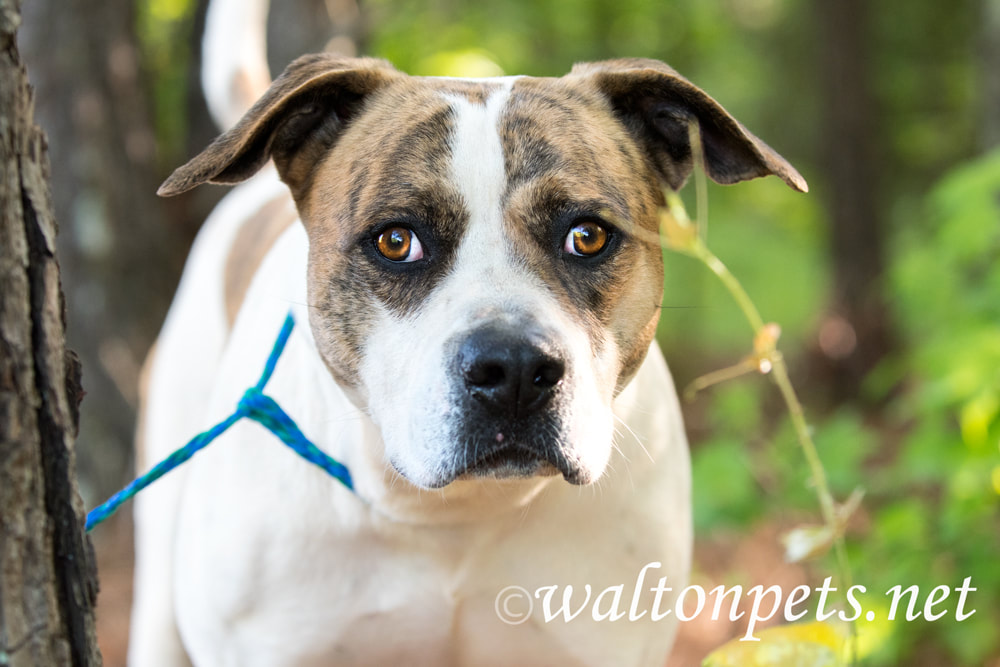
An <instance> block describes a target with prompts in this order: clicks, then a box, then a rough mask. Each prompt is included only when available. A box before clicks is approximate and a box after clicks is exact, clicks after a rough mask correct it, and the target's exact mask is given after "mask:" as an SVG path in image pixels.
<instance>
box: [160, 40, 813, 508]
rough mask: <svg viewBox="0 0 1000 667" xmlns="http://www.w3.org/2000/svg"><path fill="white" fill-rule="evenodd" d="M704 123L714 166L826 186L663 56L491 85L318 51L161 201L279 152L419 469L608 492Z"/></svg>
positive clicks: (321, 341) (377, 414)
mask: <svg viewBox="0 0 1000 667" xmlns="http://www.w3.org/2000/svg"><path fill="white" fill-rule="evenodd" d="M690 120H695V121H697V124H698V127H699V129H700V133H701V141H702V145H703V147H704V156H705V168H706V170H707V172H708V175H709V176H710V177H712V178H713V179H714V180H716V181H718V182H720V183H734V182H737V181H741V180H745V179H749V178H754V177H757V176H764V175H767V174H776V175H778V176H779V177H781V178H782V179H784V180H785V181H786V182H787V183H788V184H789V185H791V186H792V187H793V188H795V189H798V190H805V189H806V185H805V181H804V180H803V179H802V177H801V176H799V174H798V173H797V172H796V171H795V170H794V169H793V168H792V167H791V165H789V164H788V163H787V162H786V161H785V160H784V159H783V158H781V157H780V156H779V155H778V154H777V153H775V152H774V151H773V150H771V149H770V148H769V147H768V146H767V145H765V144H764V143H763V142H761V141H760V140H759V139H757V138H756V137H754V136H753V135H752V134H751V133H750V132H748V131H747V130H746V129H745V128H744V127H743V126H742V125H740V124H739V123H738V122H737V121H736V120H735V119H733V118H732V117H731V116H730V115H729V114H727V113H726V112H725V110H724V109H723V108H722V107H721V106H719V105H718V104H717V103H716V102H715V101H714V100H712V99H711V98H710V97H709V96H708V95H707V94H705V93H704V92H703V91H701V90H700V89H698V88H697V87H695V86H694V85H692V84H691V83H690V82H688V81H687V80H685V79H684V78H682V77H681V76H680V75H678V74H677V73H676V72H674V71H673V70H672V69H670V68H669V67H667V66H666V65H664V64H663V63H660V62H656V61H649V60H618V61H610V62H603V63H593V64H585V65H579V66H577V67H575V68H574V69H573V71H572V72H571V73H570V74H568V75H566V76H564V77H562V78H558V79H546V78H529V77H512V78H502V79H486V80H474V81H473V80H459V79H437V78H420V77H409V76H406V75H404V74H402V73H400V72H398V71H397V70H395V69H393V68H392V67H391V66H390V65H389V64H388V63H385V62H383V61H378V60H371V59H340V58H337V57H334V56H331V55H316V56H306V57H304V58H301V59H299V60H297V61H296V62H295V63H293V64H292V65H291V66H290V67H289V68H288V69H287V70H286V71H285V73H284V74H283V75H282V76H281V77H279V78H278V79H277V80H276V81H275V82H274V84H273V85H272V86H271V88H270V89H269V90H268V92H267V93H266V94H265V95H264V96H263V98H261V100H260V101H259V102H258V103H257V104H256V105H255V106H254V107H253V108H252V109H251V110H250V111H249V112H248V113H247V114H246V115H245V116H244V118H243V119H242V120H241V121H240V122H239V123H238V124H237V125H236V126H235V127H234V128H233V129H232V130H230V131H228V132H226V133H225V134H224V135H222V136H221V137H220V138H219V139H217V140H216V141H215V142H214V143H213V144H212V145H211V146H210V147H209V148H208V149H206V150H205V151H204V152H203V153H202V154H201V155H199V156H198V157H196V158H194V159H193V160H192V161H191V162H189V163H188V164H187V165H185V166H184V167H181V168H180V169H178V170H177V171H176V172H175V173H174V174H173V175H172V176H171V177H170V179H169V180H168V181H167V182H166V183H165V184H164V185H163V187H162V188H161V194H176V193H179V192H182V191H184V190H187V189H189V188H192V187H194V186H195V185H198V184H199V183H203V182H206V181H208V182H214V183H235V182H238V181H241V180H244V179H246V178H248V177H249V176H251V175H252V174H253V173H254V172H256V171H257V170H258V169H259V168H260V167H261V166H262V165H263V164H264V163H265V162H266V161H267V160H268V159H269V158H273V159H274V161H275V164H276V165H277V168H278V171H279V173H280V175H281V177H282V179H283V180H284V181H285V182H286V183H287V184H288V186H289V188H290V189H291V192H292V195H293V197H294V198H295V201H296V204H297V206H298V209H299V212H300V214H301V217H302V221H303V223H304V225H305V227H306V230H307V233H308V236H309V243H310V251H309V266H308V269H307V270H308V286H309V301H310V305H311V306H313V308H312V309H311V319H310V324H311V327H312V331H313V334H314V338H315V340H316V342H317V345H318V348H319V352H320V354H321V356H322V357H323V359H324V360H325V362H326V364H327V366H328V368H329V370H330V372H331V374H332V375H333V377H334V378H335V379H336V380H337V381H338V383H340V385H341V386H342V387H344V388H345V389H346V390H347V392H348V393H349V395H351V396H352V397H353V399H354V400H355V401H356V402H357V403H358V404H359V406H360V407H362V408H363V409H364V410H366V411H367V412H368V414H369V415H370V416H371V418H372V419H373V421H374V422H375V423H376V424H377V425H378V426H379V428H380V429H381V432H382V436H383V441H384V445H385V451H384V455H385V458H386V459H387V462H388V463H389V464H391V465H392V466H393V467H394V468H395V469H396V470H397V471H398V472H399V473H401V474H402V475H403V476H404V477H405V478H407V479H408V480H410V481H411V482H413V483H414V484H416V485H417V486H419V487H424V488H438V487H443V486H446V485H448V484H450V483H451V482H453V481H456V480H460V479H468V478H478V477H500V478H507V477H515V478H519V477H533V476H536V475H546V474H561V475H562V476H563V477H564V478H565V479H566V480H568V481H569V482H572V483H574V484H585V483H589V482H592V481H594V480H596V479H597V478H598V477H599V476H600V475H601V474H602V472H603V471H604V469H605V466H606V465H607V463H608V460H609V456H610V453H611V450H612V446H613V445H612V439H613V430H614V424H613V416H612V401H613V399H614V397H615V396H616V395H617V393H618V392H619V391H620V390H621V389H622V388H623V387H624V386H625V385H626V384H627V383H628V382H629V380H630V379H631V378H632V376H633V375H634V374H635V372H636V371H637V369H638V368H639V366H640V365H641V363H642V361H643V360H644V358H645V355H646V352H647V349H648V348H649V345H650V342H651V341H652V339H653V334H654V332H655V328H656V323H657V319H658V315H659V309H660V300H661V296H662V283H663V264H662V254H661V249H660V247H659V245H658V243H657V242H656V239H657V228H658V227H657V219H658V218H657V211H658V209H659V207H660V206H661V205H662V204H663V195H662V188H663V187H669V188H673V189H677V188H680V187H681V186H682V185H683V184H684V182H685V180H686V179H687V177H688V176H689V174H690V172H691V169H692V155H691V153H692V151H691V147H690V146H689V141H688V139H689V136H688V124H689V121H690ZM304 270H305V269H304Z"/></svg>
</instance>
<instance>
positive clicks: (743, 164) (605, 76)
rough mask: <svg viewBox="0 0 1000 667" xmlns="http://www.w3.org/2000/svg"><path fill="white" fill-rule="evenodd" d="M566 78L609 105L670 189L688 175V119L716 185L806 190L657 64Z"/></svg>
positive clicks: (627, 64)
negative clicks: (776, 183) (771, 182)
mask: <svg viewBox="0 0 1000 667" xmlns="http://www.w3.org/2000/svg"><path fill="white" fill-rule="evenodd" d="M567 78H569V79H574V78H579V79H581V80H582V81H585V82H589V83H590V84H592V85H594V86H596V87H597V89H598V91H599V92H601V93H602V94H603V95H605V96H606V97H607V98H608V99H609V100H610V102H611V105H612V107H613V108H614V110H615V113H616V114H618V117H619V118H620V119H621V120H622V122H624V123H625V125H626V127H627V128H628V129H629V131H630V132H632V133H633V134H634V135H636V136H638V137H639V139H640V143H641V144H642V145H643V146H644V147H645V148H646V150H647V152H648V153H649V156H650V158H651V159H652V160H653V163H654V164H655V165H656V167H657V169H658V170H659V172H660V174H661V176H662V177H663V179H664V180H665V181H666V183H667V184H668V185H669V186H670V187H671V188H673V189H675V190H676V189H678V188H680V187H681V186H682V185H684V182H685V181H686V180H687V178H688V176H689V175H690V174H691V169H692V157H691V146H690V142H689V140H688V122H689V121H691V120H696V121H697V122H698V127H699V128H700V130H701V144H702V146H703V147H704V154H705V171H706V172H707V173H708V175H709V176H710V177H711V178H712V180H714V181H716V182H717V183H723V184H729V183H737V182H739V181H745V180H747V179H750V178H757V177H758V176H767V175H768V174H774V175H776V176H779V177H780V178H781V179H782V180H784V181H785V182H786V183H788V185H790V186H791V187H792V188H794V189H796V190H798V191H799V192H807V191H808V190H809V186H808V185H807V184H806V181H805V179H804V178H802V176H801V175H800V174H799V172H797V171H796V170H795V167H793V166H792V165H790V164H789V163H788V161H787V160H785V158H783V157H781V156H780V155H778V154H777V153H776V152H775V151H774V150H773V149H771V147H770V146H768V145H767V144H765V143H764V142H763V141H761V140H760V139H758V138H757V137H755V136H754V135H753V134H751V133H750V131H749V130H747V129H746V128H745V127H743V125H741V124H740V123H739V121H737V120H736V119H735V118H733V117H732V116H730V115H729V114H728V113H727V112H726V110H725V109H723V108H722V106H721V105H720V104H719V103H718V102H716V101H715V100H713V99H712V98H711V97H709V96H708V94H707V93H705V91H703V90H701V89H700V88H698V87H697V86H695V85H694V84H693V83H691V82H690V81H688V80H687V79H685V78H684V77H682V76H681V75H680V74H678V73H677V72H675V71H674V70H673V69H672V68H671V67H669V66H667V65H665V64H664V63H662V62H659V61H658V60H645V59H624V60H608V61H603V62H596V63H581V64H578V65H576V66H574V67H573V70H572V71H571V72H570V73H569V75H567Z"/></svg>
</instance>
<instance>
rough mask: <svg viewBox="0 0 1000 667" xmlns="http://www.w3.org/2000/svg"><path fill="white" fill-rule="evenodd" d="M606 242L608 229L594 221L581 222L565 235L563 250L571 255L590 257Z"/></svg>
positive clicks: (602, 247)
mask: <svg viewBox="0 0 1000 667" xmlns="http://www.w3.org/2000/svg"><path fill="white" fill-rule="evenodd" d="M607 244H608V231H607V230H606V229H604V227H602V226H601V225H599V224H598V223H596V222H592V221H589V220H588V221H587V222H581V223H579V224H576V225H574V226H573V229H571V230H569V234H567V235H566V242H565V243H564V244H563V250H564V251H566V252H568V253H569V254H571V255H579V256H581V257H592V256H594V255H596V254H597V253H599V252H601V251H602V250H604V247H605V246H606V245H607Z"/></svg>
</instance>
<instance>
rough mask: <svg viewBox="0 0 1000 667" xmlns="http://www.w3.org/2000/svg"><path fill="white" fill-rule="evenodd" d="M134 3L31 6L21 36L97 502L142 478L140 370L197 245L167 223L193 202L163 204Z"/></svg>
mask: <svg viewBox="0 0 1000 667" xmlns="http://www.w3.org/2000/svg"><path fill="white" fill-rule="evenodd" d="M135 4H136V3H135V2H133V1H132V0H102V1H101V2H91V1H89V0H32V1H31V2H29V3H26V4H25V7H24V26H23V28H22V30H21V35H20V43H21V47H22V53H23V57H24V61H25V62H26V63H27V65H28V67H29V68H30V70H31V82H32V84H33V85H34V87H35V89H36V91H37V100H38V104H37V106H38V111H37V119H38V123H39V124H40V125H41V126H42V127H43V128H44V130H45V132H46V134H47V135H48V138H49V145H50V147H51V156H52V180H51V182H52V186H53V187H52V189H53V193H54V196H53V205H54V209H55V213H56V217H57V219H58V220H59V221H60V222H61V224H62V227H63V229H62V233H61V234H60V238H59V248H58V250H59V257H60V260H61V264H62V270H63V275H64V276H65V277H66V283H65V287H66V296H67V304H68V313H67V322H68V330H67V338H68V341H69V344H70V345H72V346H73V348H74V349H75V350H77V351H78V352H79V354H80V358H81V361H82V362H83V367H84V368H86V369H87V378H86V383H87V387H86V389H87V393H88V396H89V400H88V401H87V403H86V404H85V405H84V406H83V420H82V430H81V434H80V439H79V443H80V451H81V459H80V483H81V485H82V489H83V491H84V493H85V494H86V495H87V497H88V499H89V500H91V501H92V502H94V501H97V500H101V499H103V498H104V497H106V496H107V495H108V494H110V493H111V492H113V491H114V490H116V489H117V488H119V487H120V486H121V484H122V481H123V480H124V479H126V478H127V477H128V476H129V475H130V474H131V453H132V438H133V433H134V413H135V402H136V397H135V388H136V387H137V386H138V380H137V376H138V371H139V368H140V366H141V363H142V358H143V355H144V354H145V353H146V350H147V349H148V347H149V345H150V344H151V342H152V340H153V337H154V336H155V334H156V331H157V329H158V328H159V325H160V323H161V322H162V317H163V313H164V312H165V311H166V308H167V304H168V303H169V300H170V296H171V294H172V292H173V289H174V287H175V285H176V278H177V275H178V273H179V270H180V266H181V262H182V261H183V257H184V253H185V250H186V246H187V243H188V242H189V241H190V239H189V238H187V239H185V238H183V236H184V234H185V230H184V229H183V228H182V226H181V225H170V224H167V216H166V212H167V211H168V209H169V207H171V206H182V205H183V203H182V202H169V203H167V204H166V205H165V204H164V203H162V202H161V200H159V199H158V198H157V197H156V188H157V186H158V185H159V181H160V179H159V176H160V175H161V174H159V173H157V167H158V165H157V138H156V133H155V130H154V127H153V119H152V111H151V108H152V103H151V99H150V98H151V91H152V90H153V85H152V84H151V82H150V81H148V80H147V78H146V77H145V72H144V71H143V69H144V63H143V62H142V58H141V53H140V49H139V46H138V44H137V41H136V35H135V31H136V28H135V26H136V22H137V21H136V12H135ZM177 152H178V153H182V152H183V151H182V150H178V151H177ZM178 218H180V216H178ZM84 452H85V454H84Z"/></svg>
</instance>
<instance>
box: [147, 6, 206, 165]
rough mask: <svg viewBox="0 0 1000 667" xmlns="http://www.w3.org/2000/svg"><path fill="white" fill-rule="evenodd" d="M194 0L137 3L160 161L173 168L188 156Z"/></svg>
mask: <svg viewBox="0 0 1000 667" xmlns="http://www.w3.org/2000/svg"><path fill="white" fill-rule="evenodd" d="M196 4H197V3H196V2H195V1H194V0H138V1H137V2H136V10H137V11H136V14H137V20H136V23H137V25H136V35H137V36H138V38H139V46H140V49H141V51H142V59H143V63H144V66H145V69H146V70H147V72H146V74H147V75H148V80H149V81H150V82H151V85H152V88H153V89H152V99H153V110H154V121H155V124H156V140H157V148H158V157H159V161H160V162H161V163H162V164H164V165H166V166H167V167H170V168H172V166H173V165H174V164H175V163H178V162H183V161H184V160H185V159H186V157H187V156H185V155H184V154H183V152H184V150H185V149H186V143H185V139H186V136H187V134H186V133H187V130H188V127H187V120H188V114H187V108H186V107H187V101H188V94H187V93H188V90H189V86H188V83H189V76H190V74H191V59H192V52H191V47H190V44H191V41H192V29H193V27H194V11H195V9H196Z"/></svg>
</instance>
